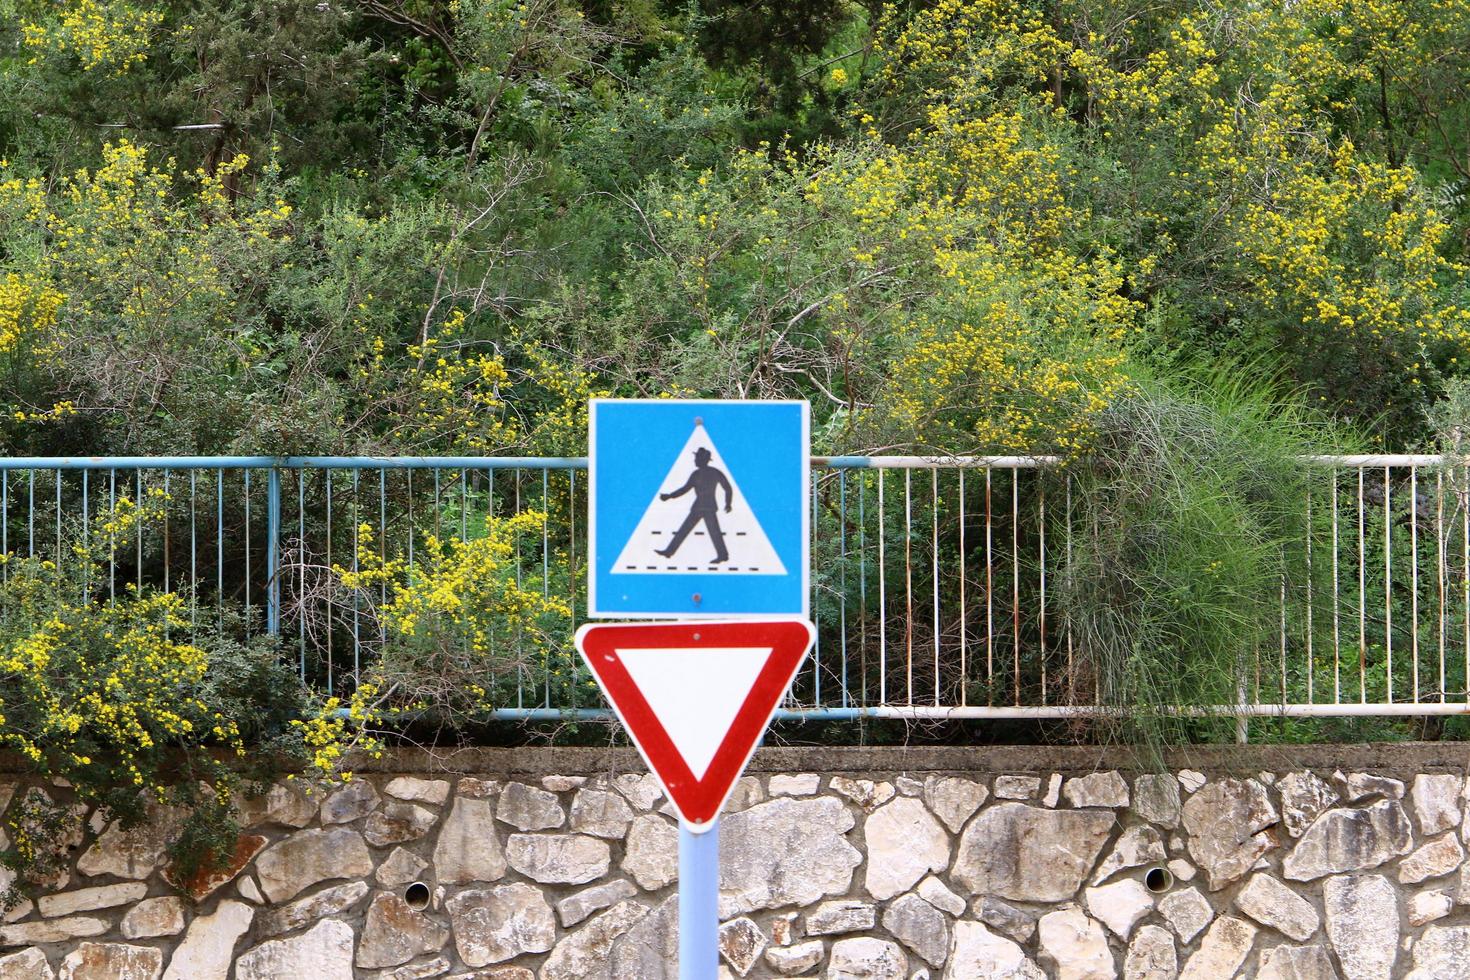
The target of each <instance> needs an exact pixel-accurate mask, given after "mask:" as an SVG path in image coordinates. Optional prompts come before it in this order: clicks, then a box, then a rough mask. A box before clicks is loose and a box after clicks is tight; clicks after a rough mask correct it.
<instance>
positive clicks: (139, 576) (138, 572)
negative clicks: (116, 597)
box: [133, 466, 143, 592]
mask: <svg viewBox="0 0 1470 980" xmlns="http://www.w3.org/2000/svg"><path fill="white" fill-rule="evenodd" d="M135 475H136V478H137V483H136V489H135V491H134V493H135V494H136V498H135V501H134V502H135V503H136V504H137V505H138V509H137V511H135V516H136V517H137V520H136V521H135V522H134V523H135V524H136V525H137V529H138V535H137V540H138V567H137V568H136V569H135V574H134V575H133V580H134V582H135V584H136V586H137V589H138V591H139V592H142V591H143V516H142V515H143V468H142V467H141V466H140V467H138V469H137V470H136V471H135Z"/></svg>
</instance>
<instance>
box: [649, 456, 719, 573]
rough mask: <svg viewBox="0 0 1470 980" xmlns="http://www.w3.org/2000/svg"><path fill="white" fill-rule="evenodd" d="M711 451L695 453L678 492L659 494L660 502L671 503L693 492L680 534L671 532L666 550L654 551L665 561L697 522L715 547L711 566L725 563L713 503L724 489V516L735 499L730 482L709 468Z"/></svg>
mask: <svg viewBox="0 0 1470 980" xmlns="http://www.w3.org/2000/svg"><path fill="white" fill-rule="evenodd" d="M709 461H710V451H709V450H708V449H705V448H704V447H703V446H701V447H699V448H698V449H696V450H694V472H693V473H690V474H689V480H688V481H687V482H686V483H685V484H684V485H683V486H682V487H680V488H679V489H677V490H675V491H673V492H671V493H661V494H659V495H658V499H659V500H673V499H674V498H675V497H682V496H684V494H686V493H688V492H689V491H690V490H693V491H694V505H693V506H692V507H690V508H689V516H688V517H686V518H684V523H683V524H680V525H679V530H677V531H675V532H674V538H673V540H672V541H670V542H669V546H668V547H667V548H660V549H655V550H656V553H657V554H660V555H662V556H663V557H665V558H672V557H674V553H675V552H676V551H678V550H679V546H680V545H682V544H683V543H684V539H685V538H687V537H689V532H690V531H692V530H694V526H695V525H696V524H698V523H699V522H700V521H704V526H705V527H706V528H708V529H709V537H710V541H711V542H713V543H714V546H715V557H714V561H712V562H710V564H711V565H714V564H718V563H719V562H722V561H726V560H727V559H729V557H730V552H729V551H727V550H726V549H725V532H723V531H721V530H720V518H719V506H718V503H717V502H716V500H715V491H716V490H717V489H718V488H719V487H724V488H725V513H727V514H728V513H730V504H731V502H732V499H733V497H734V491H732V490H731V489H730V481H729V480H728V479H727V478H726V477H725V474H724V473H722V472H720V471H719V470H717V469H715V468H714V467H713V466H711V465H709Z"/></svg>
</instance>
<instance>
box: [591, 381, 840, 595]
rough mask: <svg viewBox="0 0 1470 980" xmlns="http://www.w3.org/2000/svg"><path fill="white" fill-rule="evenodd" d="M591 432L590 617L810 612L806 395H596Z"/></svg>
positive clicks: (808, 454) (807, 412) (809, 463)
mask: <svg viewBox="0 0 1470 980" xmlns="http://www.w3.org/2000/svg"><path fill="white" fill-rule="evenodd" d="M589 441H590V448H591V454H590V455H591V458H590V461H589V467H590V471H591V472H590V476H591V479H590V482H589V488H588V492H589V494H590V497H591V506H590V513H591V517H590V522H589V526H588V538H589V541H590V542H591V544H590V568H589V578H588V583H587V604H588V614H589V615H591V616H595V617H603V618H609V617H617V618H623V619H637V618H648V619H652V618H661V617H679V618H688V617H701V616H709V617H712V618H721V619H729V618H739V617H742V616H747V617H770V616H802V617H805V616H806V614H807V596H808V583H809V566H810V542H809V536H810V528H811V521H810V514H811V511H810V503H811V496H810V465H811V457H810V414H809V409H808V406H807V403H806V402H797V401H696V400H689V401H682V400H674V399H611V398H596V399H593V400H592V404H591V418H590V432H589Z"/></svg>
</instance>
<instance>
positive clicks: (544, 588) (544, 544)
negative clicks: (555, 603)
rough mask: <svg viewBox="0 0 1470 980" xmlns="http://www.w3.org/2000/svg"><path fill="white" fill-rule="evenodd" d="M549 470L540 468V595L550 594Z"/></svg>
mask: <svg viewBox="0 0 1470 980" xmlns="http://www.w3.org/2000/svg"><path fill="white" fill-rule="evenodd" d="M549 474H550V471H549V470H547V469H545V468H544V467H543V468H542V470H541V513H542V514H544V515H545V516H544V517H543V518H542V520H541V595H542V596H543V597H549V596H550V595H551V490H550V487H549V486H548V482H549V480H550V476H549Z"/></svg>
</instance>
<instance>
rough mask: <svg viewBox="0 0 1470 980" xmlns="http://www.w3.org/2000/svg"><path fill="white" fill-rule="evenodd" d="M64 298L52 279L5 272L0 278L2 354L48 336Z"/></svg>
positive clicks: (0, 352) (0, 340)
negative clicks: (2, 277)
mask: <svg viewBox="0 0 1470 980" xmlns="http://www.w3.org/2000/svg"><path fill="white" fill-rule="evenodd" d="M64 302H66V297H65V296H63V295H62V294H61V293H60V292H59V291H57V290H56V289H53V288H52V287H51V285H50V284H49V283H46V282H44V281H40V280H37V279H36V278H35V277H33V276H29V275H27V276H18V275H16V274H15V273H13V272H10V273H6V275H5V278H4V279H3V280H0V357H4V356H6V355H8V354H11V353H12V352H14V351H15V350H16V348H18V347H21V346H22V345H23V344H28V343H35V342H36V341H37V340H40V341H42V342H43V343H44V342H45V341H46V340H48V339H49V337H50V334H51V332H52V331H53V330H55V329H56V321H57V314H58V313H59V312H60V310H61V305H62V303H64Z"/></svg>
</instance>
